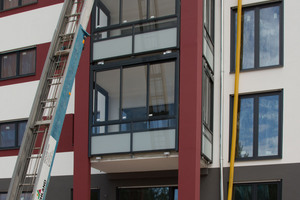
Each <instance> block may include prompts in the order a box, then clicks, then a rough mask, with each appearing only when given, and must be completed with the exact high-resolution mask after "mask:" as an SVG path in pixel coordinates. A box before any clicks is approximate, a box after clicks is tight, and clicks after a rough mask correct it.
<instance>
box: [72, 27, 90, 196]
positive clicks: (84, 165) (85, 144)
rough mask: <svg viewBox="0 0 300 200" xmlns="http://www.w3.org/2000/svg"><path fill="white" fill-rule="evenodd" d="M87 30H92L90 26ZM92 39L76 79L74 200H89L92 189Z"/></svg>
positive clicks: (83, 53) (83, 56) (87, 43)
mask: <svg viewBox="0 0 300 200" xmlns="http://www.w3.org/2000/svg"><path fill="white" fill-rule="evenodd" d="M87 30H90V27H89V26H88V28H87ZM89 50H90V39H89V38H87V39H86V43H85V50H84V51H83V52H82V55H81V59H80V63H79V67H78V71H77V75H76V79H75V114H74V179H73V199H74V200H82V199H86V200H89V199H91V198H90V188H91V164H90V159H89V157H88V152H89V134H88V130H89V120H88V116H89V68H90V51H89Z"/></svg>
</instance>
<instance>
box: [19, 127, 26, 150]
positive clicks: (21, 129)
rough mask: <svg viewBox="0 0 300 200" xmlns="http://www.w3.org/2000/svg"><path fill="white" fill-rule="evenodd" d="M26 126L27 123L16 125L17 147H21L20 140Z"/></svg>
mask: <svg viewBox="0 0 300 200" xmlns="http://www.w3.org/2000/svg"><path fill="white" fill-rule="evenodd" d="M26 124H27V122H20V123H19V124H18V146H21V143H22V139H23V136H24V133H25V128H26Z"/></svg>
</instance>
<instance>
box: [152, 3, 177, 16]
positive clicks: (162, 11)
mask: <svg viewBox="0 0 300 200" xmlns="http://www.w3.org/2000/svg"><path fill="white" fill-rule="evenodd" d="M149 11H150V16H149V17H150V18H157V17H162V16H167V15H174V14H175V0H164V1H161V0H159V1H158V0H150V8H149Z"/></svg>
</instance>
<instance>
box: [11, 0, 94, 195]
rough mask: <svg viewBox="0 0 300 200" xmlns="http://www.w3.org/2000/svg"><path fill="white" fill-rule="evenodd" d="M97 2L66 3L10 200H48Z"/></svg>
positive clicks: (22, 149)
mask: <svg viewBox="0 0 300 200" xmlns="http://www.w3.org/2000/svg"><path fill="white" fill-rule="evenodd" d="M93 4H94V0H65V2H64V4H63V7H62V11H61V14H60V18H59V21H58V24H57V27H56V29H55V32H54V36H53V38H52V42H51V45H50V48H49V52H48V55H47V58H46V61H45V65H44V68H43V73H42V75H41V78H40V82H39V86H38V88H37V92H36V96H35V99H34V102H33V105H32V109H31V112H30V116H29V119H28V122H27V126H26V130H25V133H24V137H23V140H22V144H21V147H20V151H19V155H18V158H17V162H16V165H15V169H14V172H13V176H12V180H11V183H10V186H9V191H8V195H7V200H19V199H20V196H21V194H22V192H32V195H31V200H45V199H46V192H47V186H48V184H49V181H50V174H51V170H52V165H53V160H54V156H55V152H56V149H57V145H58V141H59V137H60V133H61V129H62V125H63V121H64V117H65V114H66V109H67V105H68V102H69V98H70V94H71V90H72V86H73V82H74V79H75V74H76V71H77V68H78V64H79V60H80V56H81V52H82V49H83V46H84V41H85V38H86V37H87V36H88V34H87V33H86V31H85V29H86V27H87V24H88V21H89V17H90V13H91V10H92V7H93Z"/></svg>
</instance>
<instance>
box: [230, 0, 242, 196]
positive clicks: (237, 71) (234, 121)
mask: <svg viewBox="0 0 300 200" xmlns="http://www.w3.org/2000/svg"><path fill="white" fill-rule="evenodd" d="M237 12H238V13H237V32H236V33H237V34H236V35H237V37H236V60H235V86H234V100H233V117H232V140H231V155H230V171H229V184H228V198H227V200H231V199H232V190H233V177H234V161H235V148H236V128H237V112H238V98H239V75H240V60H241V59H240V56H241V35H242V34H241V32H242V28H241V25H242V0H238V10H237Z"/></svg>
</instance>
